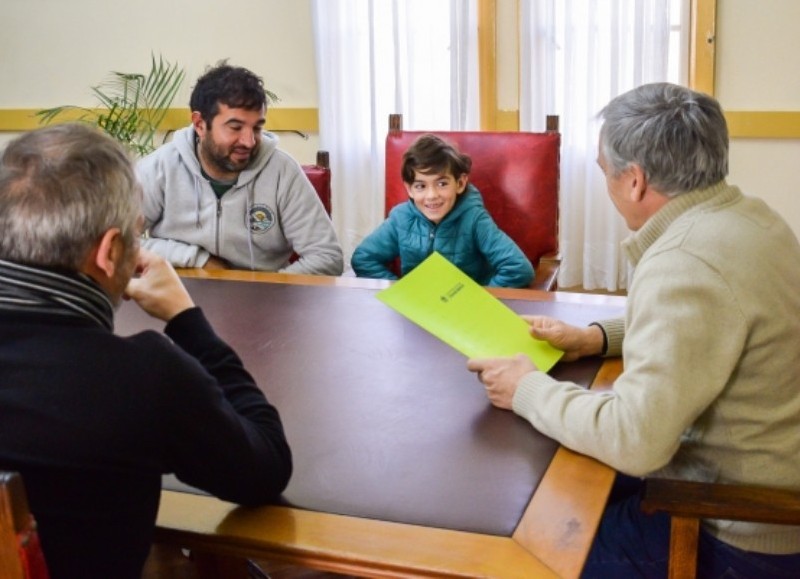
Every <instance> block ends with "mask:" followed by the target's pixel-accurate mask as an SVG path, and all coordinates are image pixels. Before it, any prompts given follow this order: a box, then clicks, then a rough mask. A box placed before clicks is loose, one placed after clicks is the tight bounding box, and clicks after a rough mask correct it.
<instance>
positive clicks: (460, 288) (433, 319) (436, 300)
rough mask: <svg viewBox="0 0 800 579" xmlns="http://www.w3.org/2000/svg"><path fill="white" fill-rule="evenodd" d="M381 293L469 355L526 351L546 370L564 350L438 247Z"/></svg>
mask: <svg viewBox="0 0 800 579" xmlns="http://www.w3.org/2000/svg"><path fill="white" fill-rule="evenodd" d="M377 298H378V299H379V300H381V301H382V302H383V303H385V304H386V305H388V306H389V307H391V308H392V309H394V310H396V311H397V312H399V313H400V314H402V315H404V316H405V317H407V318H408V319H409V320H411V321H412V322H414V323H415V324H417V325H418V326H420V327H422V328H424V329H425V330H427V331H428V332H430V333H431V334H433V335H434V336H436V337H437V338H439V339H440V340H442V341H443V342H445V343H447V344H449V345H450V346H452V347H453V348H455V349H456V350H458V351H459V352H461V353H462V354H464V355H465V356H467V357H468V358H494V357H502V356H513V355H515V354H520V353H522V354H527V355H528V356H529V357H530V359H531V360H533V363H534V364H536V367H537V368H539V369H540V370H541V371H543V372H547V371H548V370H550V368H552V367H553V365H554V364H555V363H556V362H558V359H559V358H560V357H561V355H562V354H563V352H561V350H558V349H556V348H554V347H553V346H551V345H550V344H548V343H547V342H544V341H542V340H537V339H535V338H533V337H532V336H531V335H530V333H529V331H528V323H527V322H526V321H525V320H523V319H522V318H521V317H520V316H519V314H517V313H516V312H514V310H512V309H511V308H509V307H508V306H506V305H505V304H504V303H503V302H501V301H500V300H498V299H497V298H496V297H494V296H493V295H492V294H490V293H489V292H488V291H486V288H484V287H482V286H480V285H478V284H477V283H475V281H473V280H472V278H470V277H469V276H468V275H466V274H465V273H464V272H462V271H461V270H460V269H458V268H457V267H456V266H454V265H453V264H452V263H450V262H449V261H448V260H447V259H445V258H444V257H443V256H442V255H441V254H440V253H437V252H434V253H433V254H431V255H430V256H429V257H428V258H427V259H426V260H425V261H423V262H422V263H421V264H419V265H418V266H417V267H415V268H414V269H413V270H412V271H411V272H410V273H408V274H406V275H405V276H403V278H402V279H400V280H399V281H397V282H395V283H394V284H392V285H391V286H389V287H388V288H386V289H385V290H382V291H380V292H378V294H377Z"/></svg>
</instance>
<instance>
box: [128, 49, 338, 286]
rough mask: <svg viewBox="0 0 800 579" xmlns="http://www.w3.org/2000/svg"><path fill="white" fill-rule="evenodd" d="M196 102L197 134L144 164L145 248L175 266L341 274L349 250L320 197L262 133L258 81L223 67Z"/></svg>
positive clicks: (192, 131)
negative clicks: (340, 241) (344, 246)
mask: <svg viewBox="0 0 800 579" xmlns="http://www.w3.org/2000/svg"><path fill="white" fill-rule="evenodd" d="M189 104H190V108H191V111H192V124H191V126H189V127H186V128H185V129H181V130H179V131H177V132H176V133H175V136H174V138H173V139H172V141H171V142H169V143H167V144H166V145H164V146H162V147H160V148H159V149H158V150H156V151H155V152H153V153H151V154H150V155H148V156H147V157H145V158H144V159H142V160H141V161H140V162H139V164H138V166H137V174H138V177H139V180H140V181H141V183H142V186H143V188H144V217H145V227H146V229H148V230H149V239H147V240H146V241H145V242H144V246H145V247H146V248H148V249H150V250H152V251H155V252H156V253H159V254H161V255H162V256H164V257H165V258H166V259H168V260H169V261H170V262H171V263H172V264H173V265H175V266H177V267H206V268H211V267H230V268H236V269H251V270H265V271H280V272H285V273H304V274H321V275H339V274H341V273H342V269H343V256H342V249H341V246H340V245H339V242H338V240H337V238H336V233H335V232H334V229H333V224H332V223H331V220H330V218H329V217H328V215H327V213H326V212H325V209H324V207H323V206H322V203H321V202H320V200H319V197H318V196H317V194H316V192H315V191H314V188H313V187H312V185H311V183H310V182H309V181H308V179H307V178H306V176H305V173H303V170H302V168H301V167H300V165H299V164H298V163H297V161H295V160H294V159H293V158H292V157H290V156H289V155H288V154H286V153H284V152H283V151H281V150H279V149H278V148H277V144H278V137H277V136H275V135H274V134H272V133H270V132H267V131H264V130H263V129H264V123H265V120H266V119H265V115H266V109H267V98H266V93H265V91H264V86H263V82H262V80H261V78H259V77H258V76H256V75H255V74H253V73H252V72H250V71H249V70H247V69H245V68H241V67H234V66H230V65H228V64H226V63H224V62H223V63H220V64H218V65H217V66H215V67H213V68H210V69H209V70H207V71H206V72H205V73H204V74H203V75H202V76H201V77H200V78H199V79H198V81H197V84H196V85H195V87H194V90H193V91H192V96H191V99H190V103H189ZM298 256H299V257H298ZM295 258H296V259H295Z"/></svg>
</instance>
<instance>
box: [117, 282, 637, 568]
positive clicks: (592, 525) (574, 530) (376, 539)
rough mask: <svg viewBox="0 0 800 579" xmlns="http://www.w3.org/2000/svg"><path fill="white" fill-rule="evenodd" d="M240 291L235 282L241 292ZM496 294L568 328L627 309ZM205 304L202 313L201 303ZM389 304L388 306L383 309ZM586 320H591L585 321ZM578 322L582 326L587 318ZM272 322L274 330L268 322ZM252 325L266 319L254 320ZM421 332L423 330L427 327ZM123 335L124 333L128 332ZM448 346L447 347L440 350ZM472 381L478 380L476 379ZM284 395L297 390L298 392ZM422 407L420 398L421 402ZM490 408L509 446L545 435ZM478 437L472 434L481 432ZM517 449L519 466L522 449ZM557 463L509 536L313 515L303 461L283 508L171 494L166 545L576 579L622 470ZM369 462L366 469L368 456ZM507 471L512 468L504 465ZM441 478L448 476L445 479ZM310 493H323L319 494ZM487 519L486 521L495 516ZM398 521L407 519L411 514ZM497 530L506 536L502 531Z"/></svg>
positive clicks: (313, 564) (604, 302) (456, 526)
mask: <svg viewBox="0 0 800 579" xmlns="http://www.w3.org/2000/svg"><path fill="white" fill-rule="evenodd" d="M181 275H183V276H184V277H186V278H206V279H215V280H233V281H239V282H261V283H264V282H266V283H269V284H292V285H299V286H302V287H305V288H306V289H305V290H302V291H303V292H305V293H308V292H309V291H311V290H309V289H308V288H310V287H319V286H328V287H331V288H339V289H337V290H335V291H337V292H339V295H340V294H341V292H342V291H343V290H342V288H350V289H352V290H368V291H369V292H370V293H374V292H375V290H378V289H381V288H383V287H386V285H387V284H386V283H385V282H381V281H376V280H363V279H356V278H346V277H337V278H334V277H325V276H301V275H286V274H274V273H263V272H241V271H236V272H234V271H204V270H185V271H182V272H181ZM193 283H194V284H197V283H202V284H208V282H195V281H192V280H191V279H188V280H187V285H189V287H190V290H191V289H192V285H191V284H193ZM211 283H214V284H219V283H222V282H219V281H216V282H211ZM242 285H243V284H236V286H242ZM228 287H235V286H230V285H229V286H228ZM251 287H252V286H251ZM267 287H272V288H273V293H275V292H274V286H264V288H267ZM315 291H317V292H320V291H322V290H315ZM324 291H330V292H333V291H334V290H324ZM249 293H252V292H249ZM362 293H363V292H362ZM492 293H494V294H495V295H497V296H498V297H500V298H501V299H503V300H505V301H506V302H507V303H514V304H516V305H517V306H518V305H520V304H522V303H523V302H539V303H544V304H546V305H547V308H548V312H551V313H554V314H556V315H559V316H560V317H564V318H566V319H569V318H570V317H571V316H572V317H573V318H574V316H575V315H576V313H575V312H578V313H579V314H580V310H581V309H582V308H584V309H585V308H589V311H590V312H591V313H593V314H595V313H597V312H598V311H607V312H608V313H609V314H610V315H616V314H618V313H621V311H622V308H623V307H624V298H618V297H609V296H595V295H587V294H568V293H559V292H538V291H533V290H511V289H496V290H492ZM314 295H324V294H321V293H319V294H314ZM348 295H349V294H348ZM231 299H233V298H231ZM248 299H251V300H252V298H248ZM359 299H361V298H359ZM374 301H375V302H377V301H378V300H374ZM198 302H199V300H198ZM215 303H217V302H215ZM365 303H371V302H365ZM199 305H203V304H202V303H200V302H199ZM533 305H535V304H533ZM370 307H372V306H370ZM381 307H384V308H385V306H382V304H381ZM386 310H387V313H386V315H387V316H397V320H396V321H393V322H392V323H393V324H394V323H397V324H408V325H410V326H413V324H411V323H410V322H407V321H406V320H405V319H403V318H400V317H399V315H397V314H395V313H394V312H391V311H388V308H386ZM376 311H378V310H376ZM380 311H381V312H383V310H380ZM526 313H527V312H526ZM583 313H584V315H586V312H583ZM123 314H124V312H123ZM207 314H208V315H209V318H211V319H212V323H214V325H215V327H217V328H218V330H219V331H220V333H221V335H223V337H225V338H226V339H229V341H231V340H230V338H231V336H227V335H226V334H225V331H224V330H220V328H219V326H220V324H218V323H217V320H214V315H212V314H217V315H220V312H216V311H215V312H210V311H208V309H207ZM562 314H563V315H562ZM222 315H224V314H222ZM349 315H352V313H351V314H349ZM381 315H383V313H381ZM317 317H320V316H317ZM322 317H323V318H324V316H322ZM121 318H122V324H123V325H125V324H126V323H127V322H125V316H124V315H123V316H121ZM578 318H579V319H580V315H578ZM221 321H222V324H221V325H222V326H223V328H224V327H225V320H224V318H221ZM586 321H591V320H583V319H580V322H582V323H585V322H586ZM262 322H264V323H267V321H266V320H262ZM253 323H258V321H257V320H254V321H253ZM309 323H311V324H325V319H314V320H310V321H309ZM135 325H136V324H133V325H132V326H131V325H130V324H129V326H130V327H129V328H128V329H129V330H131V331H135V330H136V329H139V328H136V327H133V326H135ZM413 328H416V326H413ZM416 330H418V331H419V332H422V330H419V329H418V328H417V329H416ZM403 331H408V332H412V331H414V330H408V329H405V330H403ZM123 333H126V332H125V329H123ZM425 336H427V334H425ZM414 339H415V340H425V339H430V340H432V341H433V342H436V340H435V338H432V337H429V338H424V337H422V336H415V337H414ZM233 342H235V339H234V340H233ZM235 347H237V346H235ZM270 347H273V348H274V347H286V348H289V347H291V345H287V344H283V346H280V344H278V345H277V346H276V345H275V344H272V346H270ZM440 347H441V348H442V349H439V348H440ZM238 350H239V347H237V351H238ZM426 350H430V351H431V356H432V357H437V358H438V357H442V356H449V355H455V354H453V353H452V352H451V351H450V349H449V347H447V346H445V345H444V344H440V345H439V344H436V343H431V344H427V342H426ZM243 357H244V356H243ZM245 363H246V365H247V366H248V367H251V366H252V365H253V364H254V362H253V361H252V360H248V359H245ZM308 363H309V364H315V363H316V364H324V363H325V361H324V359H323V358H322V355H321V358H320V359H319V360H309V361H308ZM459 364H460V367H461V368H463V367H465V363H464V361H463V357H461V358H460V359H458V358H456V363H455V364H453V363H448V367H449V366H459ZM620 370H621V365H620V362H619V361H618V360H609V361H605V362H604V363H603V364H602V366H601V368H600V370H599V372H598V373H597V375H596V378H595V380H594V383H593V388H606V387H609V386H610V385H611V384H612V383H613V380H614V379H615V377H616V376H617V375H618V374H619V372H620ZM458 371H461V369H459V370H458ZM390 378H391V376H389V377H387V376H380V377H378V376H376V379H379V380H387V379H390ZM472 380H473V381H474V380H475V379H474V377H473V378H472ZM469 384H470V385H475V389H476V390H478V391H479V390H481V389H480V388H479V385H477V383H476V382H470V383H469ZM286 387H287V388H291V385H287V386H286ZM470 392H471V394H470V395H471V396H475V393H474V392H472V391H470ZM269 395H270V400H272V401H273V402H274V403H275V404H276V405H277V406H278V408H279V410H281V411H282V414H283V410H282V408H281V399H280V394H278V395H277V396H278V399H277V400H276V399H275V396H274V395H273V394H272V393H271V392H269ZM424 402H425V401H424V400H420V404H423V403H424ZM482 404H483V402H482ZM485 405H486V409H485V410H484V411H483V412H485V414H486V416H487V420H488V421H490V422H492V421H494V422H492V424H502V425H503V426H502V427H500V428H501V429H503V432H504V434H502V436H505V437H507V438H508V437H510V438H509V440H511V441H512V442H513V441H514V440H516V439H519V438H525V439H526V440H525V441H522V443H524V444H529V442H530V441H528V440H527V439H528V438H530V439H535V438H536V437H539V438H543V437H542V435H540V434H539V433H536V432H535V431H534V430H533V429H532V428H531V427H530V425H528V424H527V423H525V422H524V421H523V420H522V419H521V418H519V417H516V416H514V415H513V414H511V413H507V412H504V411H500V410H497V409H494V408H491V407H490V405H489V403H488V401H487V402H485ZM445 418H446V417H445ZM472 428H473V433H474V426H473V427H472ZM486 428H488V429H489V431H491V429H492V428H494V429H495V430H496V429H497V427H488V426H487V427H486ZM507 428H512V431H508V430H507ZM509 432H511V434H509ZM323 434H324V433H323ZM291 435H292V432H291V430H290V428H289V425H288V424H287V436H289V441H290V444H292V436H291ZM512 439H513V440H512ZM547 440H549V439H547ZM550 442H551V443H552V441H550ZM484 444H485V442H484ZM523 448H524V446H523ZM501 450H503V449H501ZM509 452H510V453H512V457H513V456H514V455H513V449H510V450H509ZM492 453H493V454H492V455H491V456H492V457H496V458H500V457H501V455H502V454H503V452H498V451H497V448H492ZM484 456H486V455H484ZM551 456H552V460H551V461H550V462H549V465H542V468H543V469H544V474H543V476H542V477H541V479H540V481H539V482H538V486H536V485H535V484H532V485H531V486H530V488H529V491H528V493H527V494H526V495H525V496H524V497H522V498H523V499H524V503H523V505H522V511H521V513H522V514H521V516H520V517H519V518H518V520H516V519H515V523H514V524H513V525H512V527H511V528H510V529H509V530H508V532H506V531H502V532H498V531H497V530H496V529H494V528H492V527H491V525H492V524H494V523H493V522H492V521H487V522H486V524H487V525H488V528H489V531H487V530H486V529H484V527H483V526H481V525H482V524H483V521H481V525H479V526H477V527H476V529H477V530H476V529H473V530H462V528H463V527H464V526H470V524H471V523H470V522H469V520H468V517H467V522H466V523H465V522H464V521H462V520H461V518H460V517H459V516H455V515H460V513H445V516H443V515H442V514H441V513H440V514H438V515H437V514H436V513H435V512H434V513H433V514H432V515H431V516H432V517H434V519H436V517H439V519H444V520H445V522H444V523H443V524H442V525H438V523H436V522H435V521H434V522H433V523H430V524H429V523H427V522H424V520H423V522H422V523H420V522H413V521H418V519H414V518H413V517H419V516H420V515H419V513H416V514H414V513H412V514H411V515H409V517H411V520H412V522H390V521H388V520H382V518H381V517H380V516H376V515H374V514H373V513H372V512H370V511H369V510H367V511H365V514H364V513H360V512H358V511H356V512H357V515H356V516H353V515H345V514H336V513H337V512H348V511H347V508H348V507H347V506H346V505H345V506H344V507H341V508H339V507H335V508H334V509H330V510H329V512H325V510H324V509H325V507H319V506H317V505H315V504H314V503H313V500H312V501H311V509H310V508H308V502H309V500H310V499H313V498H315V497H310V498H309V495H308V492H309V491H308V490H305V489H303V488H302V487H303V485H304V480H303V479H304V478H308V477H309V472H308V468H309V467H308V464H307V461H306V462H303V461H302V460H301V461H300V464H296V466H297V467H298V468H296V471H295V475H294V477H293V483H292V484H290V488H289V489H288V491H287V495H288V497H289V500H288V501H287V505H284V506H267V507H259V508H249V509H245V508H240V507H237V506H236V505H233V504H230V503H226V502H223V501H220V500H218V499H215V498H212V497H209V496H205V495H201V494H193V493H189V492H178V491H174V490H164V491H163V492H162V502H161V508H160V511H159V516H158V522H157V541H159V542H164V543H170V544H175V545H180V546H182V547H187V548H191V549H193V550H195V551H198V552H209V553H214V554H217V555H226V556H228V555H229V556H235V557H251V558H257V559H264V560H273V561H280V562H285V563H290V564H294V565H299V566H302V567H309V568H316V569H320V570H328V571H334V572H339V573H347V574H353V575H360V576H374V577H478V576H480V577H578V576H579V574H580V571H581V568H582V566H583V563H584V561H585V559H586V555H587V553H588V550H589V547H590V545H591V541H592V539H593V536H594V533H595V531H596V528H597V523H598V521H599V518H600V516H601V514H602V511H603V508H604V505H605V501H606V498H607V495H608V491H609V489H610V486H611V483H612V482H613V477H614V472H613V471H612V470H611V469H610V468H608V467H606V466H605V465H602V464H600V463H598V462H597V461H595V460H593V459H590V458H588V457H585V456H583V455H579V454H576V453H574V452H571V451H569V450H568V449H565V448H557V449H556V450H555V451H554V454H552V455H551ZM296 458H298V457H296ZM299 458H302V457H299ZM425 458H426V457H425V456H421V457H420V460H422V461H424V460H425ZM359 460H362V462H363V459H359ZM520 462H521V461H520ZM304 465H305V466H304ZM454 468H460V467H458V466H455V467H454ZM500 468H504V467H503V466H502V464H501V465H500ZM298 469H299V470H298ZM438 476H442V475H441V473H440V474H439V475H438ZM469 476H472V475H469ZM514 476H517V475H514ZM523 478H524V477H523ZM295 480H297V484H295V482H294V481H295ZM392 482H393V481H392ZM292 485H295V488H297V487H300V490H299V491H294V492H293V486H292ZM366 490H370V491H371V490H372V489H366ZM534 490H535V492H533V491H534ZM304 492H305V494H304ZM310 492H312V493H313V489H312V491H310ZM531 493H532V496H530V495H531ZM367 494H368V493H367ZM505 498H506V497H504V496H503V493H500V496H499V500H500V501H501V502H502V501H503V500H505ZM404 500H406V501H408V502H407V503H406V504H408V505H409V509H408V510H409V511H413V509H412V508H411V507H410V505H411V503H413V502H414V501H413V499H412V500H410V501H409V499H408V497H404ZM369 501H370V498H369V496H365V497H364V502H367V503H368V502H369ZM297 502H300V503H302V507H299V506H296V504H293V503H297ZM357 502H358V501H356V503H357ZM395 506H396V505H395ZM303 507H305V508H303ZM400 507H402V504H401V505H400ZM401 510H402V508H401ZM434 510H435V509H434ZM454 510H461V509H454ZM465 510H468V509H465ZM512 511H513V510H512ZM449 515H454V518H453V520H450V519H451V517H450V516H449ZM482 516H484V517H485V513H484V514H483V515H482ZM386 518H388V517H386ZM489 518H490V517H489ZM400 519H401V520H402V516H401V517H400ZM396 520H397V518H396V517H395V521H396ZM436 520H438V519H436ZM498 524H499V525H501V527H502V522H501V523H498Z"/></svg>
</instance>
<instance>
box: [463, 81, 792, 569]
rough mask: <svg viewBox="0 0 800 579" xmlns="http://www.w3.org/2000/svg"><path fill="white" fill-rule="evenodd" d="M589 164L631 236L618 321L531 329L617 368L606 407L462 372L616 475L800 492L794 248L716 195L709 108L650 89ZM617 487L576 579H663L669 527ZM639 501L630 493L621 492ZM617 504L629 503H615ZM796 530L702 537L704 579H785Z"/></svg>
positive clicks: (603, 399)
mask: <svg viewBox="0 0 800 579" xmlns="http://www.w3.org/2000/svg"><path fill="white" fill-rule="evenodd" d="M601 116H602V118H603V119H604V124H603V127H602V130H601V133H600V146H599V153H598V164H599V165H600V168H601V169H602V171H603V173H604V174H605V177H606V181H607V184H608V190H609V195H610V196H611V199H612V201H613V202H614V204H615V206H616V207H617V209H618V211H619V212H620V213H621V215H622V216H623V217H624V218H625V220H626V222H627V224H628V227H629V228H630V229H631V230H632V231H633V234H632V235H631V236H630V237H629V238H628V239H627V240H626V241H625V242H624V246H623V249H624V251H625V253H626V254H627V256H628V258H629V259H630V260H631V262H632V263H633V265H634V266H635V272H634V275H633V280H632V283H631V286H630V289H629V293H628V303H627V311H626V315H625V318H624V319H622V320H610V321H601V322H598V323H595V324H592V325H590V326H588V327H586V328H577V327H574V326H569V325H567V324H564V323H562V322H560V321H557V320H553V319H550V318H541V317H536V318H531V319H530V323H531V333H532V335H533V336H535V337H537V338H540V339H545V340H548V341H549V342H551V343H552V344H554V345H555V346H557V347H559V348H561V349H563V350H564V351H565V352H566V354H565V359H567V360H569V359H575V358H578V357H581V356H586V355H598V354H602V355H606V356H612V355H620V354H621V355H622V356H623V360H624V364H625V369H624V371H623V373H622V374H621V375H620V377H619V378H618V379H617V381H616V382H615V384H614V389H613V391H612V392H604V393H595V392H590V391H587V390H584V389H583V388H581V387H579V386H577V385H575V384H571V383H565V382H558V381H556V380H554V379H552V378H551V377H549V376H548V375H547V374H545V373H544V372H539V371H538V370H537V369H536V368H535V366H534V365H533V364H532V363H531V362H530V361H529V360H528V359H527V358H525V357H523V356H518V357H515V358H509V359H491V360H470V361H469V362H468V367H469V369H470V370H472V371H475V372H479V376H480V378H481V380H482V381H483V382H484V384H485V386H486V390H487V394H488V396H489V398H490V400H491V401H492V403H493V404H495V405H496V406H498V407H500V408H507V409H512V410H513V411H514V412H515V413H517V414H519V415H520V416H522V417H524V418H525V419H527V420H528V421H529V422H530V423H531V424H532V425H533V426H534V427H535V428H536V429H538V430H540V431H541V432H543V433H545V434H547V435H548V436H551V437H553V438H555V439H556V440H558V441H559V442H560V443H561V444H563V445H565V446H567V447H569V448H572V449H574V450H576V451H578V452H581V453H584V454H587V455H589V456H592V457H595V458H597V459H599V460H601V461H603V462H605V463H607V464H609V465H611V466H612V467H614V468H615V469H617V470H619V471H620V472H621V473H624V475H630V476H631V477H640V476H644V475H657V476H663V477H669V478H679V479H690V480H700V481H711V482H721V483H743V484H753V485H764V486H771V487H782V488H787V489H796V490H797V489H800V428H799V427H798V425H800V365H798V362H797V356H798V346H797V345H798V344H800V289H799V288H800V245H798V241H797V239H796V237H795V236H794V234H793V233H792V231H791V229H790V228H789V226H788V225H787V224H786V223H785V222H784V220H783V219H782V218H781V217H780V216H779V215H777V214H776V213H775V212H774V211H772V210H771V209H770V208H769V207H768V206H767V205H766V204H765V203H764V202H762V201H760V200H758V199H754V198H750V197H746V196H744V195H743V194H742V193H741V191H740V190H739V189H737V188H736V187H733V186H730V185H728V184H727V183H726V182H725V176H726V175H727V170H728V132H727V127H726V124H725V119H724V117H723V114H722V111H721V109H720V107H719V104H718V103H717V102H716V101H715V100H714V99H712V98H710V97H708V96H706V95H702V94H699V93H696V92H693V91H690V90H689V89H686V88H683V87H679V86H675V85H670V84H653V85H645V86H642V87H639V88H638V89H635V90H633V91H630V92H628V93H626V94H623V95H621V96H619V97H617V98H616V99H614V100H612V101H611V103H609V104H608V105H607V106H606V108H605V109H603V111H602V113H601ZM624 475H621V476H620V477H619V479H618V482H619V484H618V488H616V489H615V492H613V493H612V498H613V500H612V501H611V502H610V503H609V505H608V507H607V509H606V513H605V514H604V517H603V521H602V522H601V527H600V530H599V533H598V537H597V539H596V540H595V543H594V546H593V549H592V552H591V553H590V555H589V559H588V562H587V565H586V568H585V570H584V576H585V577H634V576H644V577H650V576H665V573H666V565H667V559H668V542H669V524H668V520H667V518H666V516H665V515H658V516H647V515H644V514H643V513H641V511H640V509H639V497H638V495H637V494H636V493H635V492H630V490H634V491H635V489H636V487H637V486H638V483H639V482H640V481H639V479H637V478H629V477H626V476H624ZM631 483H633V484H631ZM623 488H627V489H629V492H623V491H622V489H623ZM797 569H800V528H798V527H790V526H778V525H764V524H755V523H741V522H739V523H735V522H729V521H716V520H714V521H711V520H709V521H704V529H703V533H702V535H701V541H700V554H699V568H698V576H700V577H722V576H726V575H725V574H726V573H738V574H737V575H735V576H741V577H759V578H764V577H786V576H789V575H788V573H791V572H793V571H794V572H796V571H797Z"/></svg>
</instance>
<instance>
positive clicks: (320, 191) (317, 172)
mask: <svg viewBox="0 0 800 579" xmlns="http://www.w3.org/2000/svg"><path fill="white" fill-rule="evenodd" d="M303 172H304V173H305V174H306V177H308V180H309V181H311V184H312V185H313V186H314V189H316V190H317V195H319V199H320V201H322V205H324V206H325V211H327V212H328V215H330V214H331V168H330V159H329V156H328V151H317V164H316V165H303Z"/></svg>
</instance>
